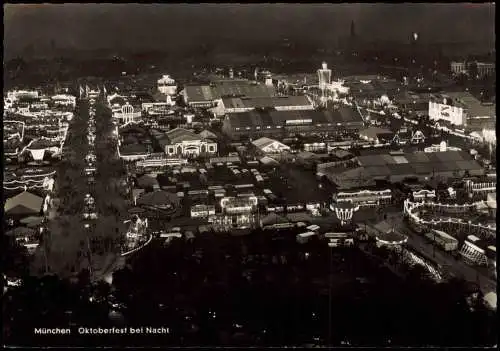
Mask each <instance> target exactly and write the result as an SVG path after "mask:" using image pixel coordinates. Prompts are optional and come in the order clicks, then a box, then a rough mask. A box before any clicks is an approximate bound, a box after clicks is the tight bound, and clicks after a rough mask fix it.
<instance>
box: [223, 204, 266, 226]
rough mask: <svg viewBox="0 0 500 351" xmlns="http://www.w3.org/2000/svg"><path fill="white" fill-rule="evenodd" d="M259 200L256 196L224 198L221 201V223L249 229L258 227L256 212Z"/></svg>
mask: <svg viewBox="0 0 500 351" xmlns="http://www.w3.org/2000/svg"><path fill="white" fill-rule="evenodd" d="M258 203H259V200H258V199H257V197H256V196H240V197H223V198H222V199H221V200H220V207H221V209H222V216H221V217H220V221H221V222H222V223H223V224H224V225H225V226H229V227H234V228H249V227H253V226H255V225H258V223H257V221H256V216H255V215H256V211H257V206H258Z"/></svg>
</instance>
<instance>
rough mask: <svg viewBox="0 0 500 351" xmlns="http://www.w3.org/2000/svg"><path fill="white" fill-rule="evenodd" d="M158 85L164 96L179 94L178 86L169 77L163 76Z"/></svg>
mask: <svg viewBox="0 0 500 351" xmlns="http://www.w3.org/2000/svg"><path fill="white" fill-rule="evenodd" d="M157 84H158V91H159V92H160V93H162V94H165V95H175V93H176V92H177V84H176V83H175V80H174V79H172V78H171V77H170V76H169V75H163V76H162V77H161V78H160V79H158V82H157Z"/></svg>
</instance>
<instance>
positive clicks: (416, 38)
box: [413, 33, 418, 41]
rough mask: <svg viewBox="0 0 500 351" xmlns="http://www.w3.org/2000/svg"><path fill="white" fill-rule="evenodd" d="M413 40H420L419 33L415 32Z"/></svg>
mask: <svg viewBox="0 0 500 351" xmlns="http://www.w3.org/2000/svg"><path fill="white" fill-rule="evenodd" d="M413 40H415V41H417V40H418V33H413Z"/></svg>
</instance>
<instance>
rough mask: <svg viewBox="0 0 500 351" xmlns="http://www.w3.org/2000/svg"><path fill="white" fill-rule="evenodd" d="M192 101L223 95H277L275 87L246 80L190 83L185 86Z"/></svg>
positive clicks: (208, 99) (206, 99)
mask: <svg viewBox="0 0 500 351" xmlns="http://www.w3.org/2000/svg"><path fill="white" fill-rule="evenodd" d="M185 92H186V95H187V96H188V99H189V100H190V101H213V100H215V99H220V98H222V97H230V96H245V97H254V98H256V97H271V96H275V95H276V91H275V89H274V87H272V86H267V85H263V84H255V83H253V82H251V81H246V80H235V81H219V82H215V83H213V84H211V85H188V86H186V87H185Z"/></svg>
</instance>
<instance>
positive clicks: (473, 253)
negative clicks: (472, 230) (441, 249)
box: [460, 235, 488, 266]
mask: <svg viewBox="0 0 500 351" xmlns="http://www.w3.org/2000/svg"><path fill="white" fill-rule="evenodd" d="M480 245H481V239H479V238H478V237H477V236H475V235H469V236H468V237H467V239H466V240H465V241H464V244H463V246H462V248H461V249H460V254H461V255H462V257H463V258H464V261H465V262H467V263H469V264H471V265H478V266H484V265H486V264H487V263H488V258H487V257H486V251H485V250H484V249H483V248H482V247H481V246H480Z"/></svg>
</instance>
